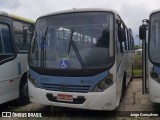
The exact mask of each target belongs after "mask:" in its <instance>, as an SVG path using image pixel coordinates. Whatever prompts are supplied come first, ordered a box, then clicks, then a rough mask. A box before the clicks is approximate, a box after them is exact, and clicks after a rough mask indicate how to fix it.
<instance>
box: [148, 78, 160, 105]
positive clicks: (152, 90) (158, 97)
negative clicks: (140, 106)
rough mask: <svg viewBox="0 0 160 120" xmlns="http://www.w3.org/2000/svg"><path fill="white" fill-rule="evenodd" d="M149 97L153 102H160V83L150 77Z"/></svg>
mask: <svg viewBox="0 0 160 120" xmlns="http://www.w3.org/2000/svg"><path fill="white" fill-rule="evenodd" d="M149 85H150V86H149V99H150V101H151V102H154V103H160V92H159V91H160V83H158V82H156V81H155V80H153V79H152V78H150V79H149Z"/></svg>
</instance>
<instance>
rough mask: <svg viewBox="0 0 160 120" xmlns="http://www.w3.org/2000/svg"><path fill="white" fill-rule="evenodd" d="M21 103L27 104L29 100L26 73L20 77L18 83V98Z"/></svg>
mask: <svg viewBox="0 0 160 120" xmlns="http://www.w3.org/2000/svg"><path fill="white" fill-rule="evenodd" d="M19 101H20V104H21V105H26V104H28V103H29V102H30V101H29V92H28V82H27V75H24V76H23V77H22V80H21V83H20V98H19Z"/></svg>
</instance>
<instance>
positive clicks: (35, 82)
mask: <svg viewBox="0 0 160 120" xmlns="http://www.w3.org/2000/svg"><path fill="white" fill-rule="evenodd" d="M28 80H29V81H30V82H31V83H32V84H33V86H34V87H38V83H37V81H36V80H35V79H34V77H33V76H32V75H31V74H28Z"/></svg>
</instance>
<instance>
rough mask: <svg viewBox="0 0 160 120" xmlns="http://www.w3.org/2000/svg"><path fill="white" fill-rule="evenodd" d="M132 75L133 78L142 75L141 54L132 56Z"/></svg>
mask: <svg viewBox="0 0 160 120" xmlns="http://www.w3.org/2000/svg"><path fill="white" fill-rule="evenodd" d="M133 75H134V76H141V75H142V55H141V54H136V53H135V55H134V65H133Z"/></svg>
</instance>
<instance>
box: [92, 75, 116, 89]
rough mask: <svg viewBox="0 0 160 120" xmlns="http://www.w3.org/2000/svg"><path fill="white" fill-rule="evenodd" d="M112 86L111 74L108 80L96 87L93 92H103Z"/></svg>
mask: <svg viewBox="0 0 160 120" xmlns="http://www.w3.org/2000/svg"><path fill="white" fill-rule="evenodd" d="M112 84H113V75H112V74H109V76H108V77H107V78H105V79H103V80H102V81H100V82H99V83H98V84H97V85H96V87H95V88H94V90H93V92H102V91H104V90H105V89H107V88H108V87H110V86H111V85H112Z"/></svg>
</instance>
